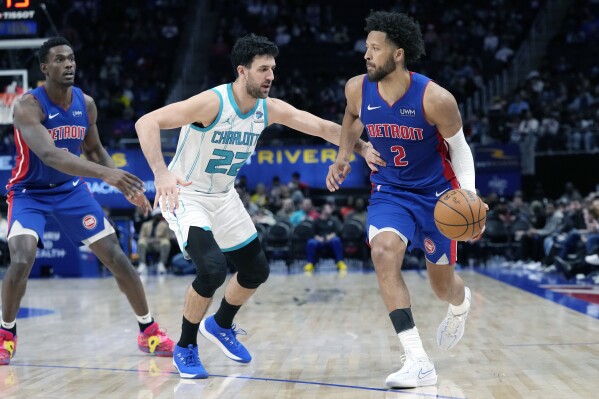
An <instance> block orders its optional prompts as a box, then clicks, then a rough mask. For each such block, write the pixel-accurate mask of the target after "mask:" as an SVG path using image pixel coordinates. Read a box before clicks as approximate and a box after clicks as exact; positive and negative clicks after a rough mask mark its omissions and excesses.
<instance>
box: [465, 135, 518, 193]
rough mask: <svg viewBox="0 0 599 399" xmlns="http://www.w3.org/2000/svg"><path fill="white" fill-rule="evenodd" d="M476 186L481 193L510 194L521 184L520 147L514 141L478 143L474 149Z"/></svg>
mask: <svg viewBox="0 0 599 399" xmlns="http://www.w3.org/2000/svg"><path fill="white" fill-rule="evenodd" d="M474 154H475V156H474V165H475V168H476V187H477V188H478V189H479V190H480V192H481V194H482V195H489V194H490V193H493V192H494V193H497V195H499V196H511V195H514V193H515V192H516V191H518V190H520V188H521V187H520V185H521V173H520V148H519V146H518V144H516V143H509V144H497V145H479V146H477V147H476V148H475V151H474Z"/></svg>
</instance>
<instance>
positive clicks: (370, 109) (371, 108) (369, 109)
mask: <svg viewBox="0 0 599 399" xmlns="http://www.w3.org/2000/svg"><path fill="white" fill-rule="evenodd" d="M366 108H368V111H372V110H373V109H377V108H381V106H380V105H379V106H378V107H371V106H370V104H368V106H367V107H366Z"/></svg>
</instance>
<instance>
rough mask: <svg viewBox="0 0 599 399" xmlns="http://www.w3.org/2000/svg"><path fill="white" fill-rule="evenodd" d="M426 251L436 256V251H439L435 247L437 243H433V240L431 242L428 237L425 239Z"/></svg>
mask: <svg viewBox="0 0 599 399" xmlns="http://www.w3.org/2000/svg"><path fill="white" fill-rule="evenodd" d="M424 249H425V250H426V253H427V254H429V255H432V254H434V253H435V251H436V250H437V248H436V247H435V243H434V242H433V240H431V239H430V238H428V237H426V238H425V239H424Z"/></svg>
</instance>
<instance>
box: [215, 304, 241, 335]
mask: <svg viewBox="0 0 599 399" xmlns="http://www.w3.org/2000/svg"><path fill="white" fill-rule="evenodd" d="M240 308H241V305H239V306H237V305H231V304H230V303H229V302H227V300H226V299H225V298H223V300H222V301H221V302H220V307H219V308H218V310H217V311H216V313H215V314H214V321H216V324H218V325H219V327H221V328H231V327H232V326H233V318H234V317H235V315H236V314H237V311H238V310H239V309H240Z"/></svg>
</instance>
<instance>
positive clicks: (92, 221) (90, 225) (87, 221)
mask: <svg viewBox="0 0 599 399" xmlns="http://www.w3.org/2000/svg"><path fill="white" fill-rule="evenodd" d="M82 222H83V227H85V228H86V229H88V230H93V229H95V228H96V226H97V225H98V220H97V219H96V217H95V216H94V215H87V216H85V217H84V218H83V220H82Z"/></svg>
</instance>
